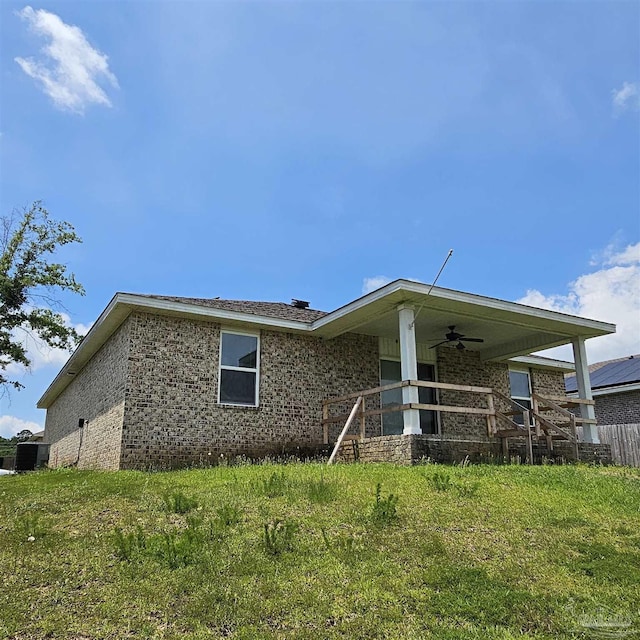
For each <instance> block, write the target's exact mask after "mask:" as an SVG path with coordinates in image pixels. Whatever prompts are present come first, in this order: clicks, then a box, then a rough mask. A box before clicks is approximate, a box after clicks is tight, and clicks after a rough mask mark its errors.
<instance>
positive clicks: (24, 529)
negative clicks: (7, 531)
mask: <svg viewBox="0 0 640 640" xmlns="http://www.w3.org/2000/svg"><path fill="white" fill-rule="evenodd" d="M14 533H15V536H16V539H17V540H18V541H20V542H23V541H28V542H35V541H36V540H38V539H40V538H42V537H43V536H45V535H46V533H47V525H46V523H45V522H44V520H43V519H42V514H40V513H38V512H37V511H30V512H28V513H24V514H23V515H21V516H19V517H18V518H16V522H15V525H14Z"/></svg>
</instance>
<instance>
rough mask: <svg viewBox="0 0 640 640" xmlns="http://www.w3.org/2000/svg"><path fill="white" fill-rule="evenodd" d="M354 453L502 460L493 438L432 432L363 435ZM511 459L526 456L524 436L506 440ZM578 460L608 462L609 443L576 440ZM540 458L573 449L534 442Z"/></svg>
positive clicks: (371, 457) (402, 460) (366, 457)
mask: <svg viewBox="0 0 640 640" xmlns="http://www.w3.org/2000/svg"><path fill="white" fill-rule="evenodd" d="M357 455H358V458H359V460H360V462H392V463H395V464H402V465H409V464H419V463H421V462H424V461H425V460H427V459H429V460H430V461H431V462H437V463H459V462H462V461H463V460H468V461H469V462H472V463H482V462H503V455H502V444H501V442H498V441H497V440H494V441H486V440H449V439H445V438H440V437H439V436H433V435H406V436H405V435H400V436H382V437H378V438H367V439H365V440H363V441H362V442H360V443H358V447H357ZM509 455H510V457H511V459H512V460H513V459H520V460H521V461H522V462H524V461H525V459H526V457H527V447H526V442H525V441H524V438H519V439H513V438H512V439H510V440H509ZM579 455H580V460H581V461H583V462H597V463H602V464H608V463H610V462H611V447H610V446H609V445H606V444H605V445H594V444H589V443H584V442H581V443H579ZM340 460H341V461H342V462H351V461H352V460H353V449H352V446H351V443H348V444H346V445H345V446H344V447H343V450H342V451H341V453H340ZM543 460H555V461H557V462H571V461H574V460H575V452H574V448H573V445H572V444H571V443H570V442H560V441H558V442H554V450H553V451H551V452H549V451H548V450H547V447H546V443H544V442H541V443H535V444H534V461H535V462H536V463H540V462H542V461H543Z"/></svg>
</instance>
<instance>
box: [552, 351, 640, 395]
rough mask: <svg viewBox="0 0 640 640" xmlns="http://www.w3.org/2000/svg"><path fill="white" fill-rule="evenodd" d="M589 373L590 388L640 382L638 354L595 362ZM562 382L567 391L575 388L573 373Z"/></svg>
mask: <svg viewBox="0 0 640 640" xmlns="http://www.w3.org/2000/svg"><path fill="white" fill-rule="evenodd" d="M589 374H590V376H589V377H590V378H591V388H592V389H602V388H604V387H617V386H619V385H622V384H630V383H633V382H640V354H636V355H633V356H627V357H625V358H618V359H617V360H606V361H604V362H596V363H594V364H592V365H590V366H589ZM564 384H565V388H566V390H567V391H568V392H571V391H576V390H577V384H576V377H575V375H573V376H566V377H565V381H564Z"/></svg>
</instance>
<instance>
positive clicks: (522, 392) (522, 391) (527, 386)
mask: <svg viewBox="0 0 640 640" xmlns="http://www.w3.org/2000/svg"><path fill="white" fill-rule="evenodd" d="M509 385H510V387H511V399H512V400H515V401H516V402H517V403H518V404H519V405H522V406H523V407H526V408H527V409H531V406H532V405H531V380H530V378H529V372H528V371H517V370H513V369H510V370H509ZM514 410H515V407H514ZM512 420H513V421H514V422H517V423H518V424H524V415H523V414H522V413H517V414H516V415H514V416H512Z"/></svg>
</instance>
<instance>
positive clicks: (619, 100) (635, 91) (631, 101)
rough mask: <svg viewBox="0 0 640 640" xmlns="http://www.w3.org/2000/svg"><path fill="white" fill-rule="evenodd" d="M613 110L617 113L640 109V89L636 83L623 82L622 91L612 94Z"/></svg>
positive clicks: (615, 91)
mask: <svg viewBox="0 0 640 640" xmlns="http://www.w3.org/2000/svg"><path fill="white" fill-rule="evenodd" d="M611 96H612V100H613V108H614V110H615V111H617V112H621V111H625V110H626V109H640V89H639V88H638V85H637V84H636V83H635V82H623V83H622V88H621V89H614V90H613V91H612V92H611Z"/></svg>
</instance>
